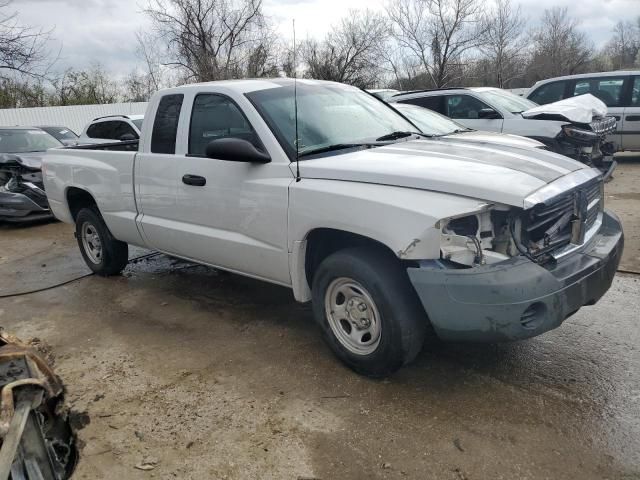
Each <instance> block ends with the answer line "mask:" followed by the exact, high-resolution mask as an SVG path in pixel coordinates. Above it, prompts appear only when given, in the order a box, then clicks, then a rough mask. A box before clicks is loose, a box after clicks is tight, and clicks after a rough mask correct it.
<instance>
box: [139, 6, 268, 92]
mask: <svg viewBox="0 0 640 480" xmlns="http://www.w3.org/2000/svg"><path fill="white" fill-rule="evenodd" d="M145 13H146V14H147V15H149V17H150V18H151V20H152V22H153V25H154V26H155V29H156V31H157V33H158V35H159V36H160V38H161V39H164V40H165V41H166V43H167V48H168V51H169V53H170V55H171V59H170V60H169V61H167V62H166V64H167V65H173V66H176V67H179V68H181V69H182V70H183V71H184V72H185V76H186V79H187V80H189V81H208V80H220V79H227V78H238V77H242V76H245V75H246V74H247V73H248V65H249V62H250V61H251V62H252V63H251V69H252V70H253V72H260V71H262V70H267V69H266V68H265V66H264V65H258V64H257V63H256V62H258V63H259V62H260V61H265V62H266V61H267V60H268V59H269V58H270V56H269V55H265V50H267V49H268V48H269V41H268V39H267V37H268V36H269V34H270V32H269V29H268V25H267V20H266V18H265V16H264V15H263V12H262V0H149V3H148V5H147V8H146V9H145Z"/></svg>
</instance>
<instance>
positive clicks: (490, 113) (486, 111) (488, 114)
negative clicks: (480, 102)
mask: <svg viewBox="0 0 640 480" xmlns="http://www.w3.org/2000/svg"><path fill="white" fill-rule="evenodd" d="M478 118H486V119H493V118H500V114H499V113H498V112H496V111H495V110H494V109H493V108H482V109H480V110H478Z"/></svg>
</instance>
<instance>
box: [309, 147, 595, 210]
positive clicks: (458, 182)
mask: <svg viewBox="0 0 640 480" xmlns="http://www.w3.org/2000/svg"><path fill="white" fill-rule="evenodd" d="M586 168H588V167H586V166H585V165H583V164H581V163H579V162H577V161H575V160H571V159H570V158H567V157H564V156H562V155H558V154H556V153H553V152H549V151H547V150H542V149H533V148H526V149H525V148H517V147H507V146H495V145H493V146H492V145H490V144H472V143H470V142H464V141H460V142H456V141H454V140H444V141H441V140H438V139H433V140H413V141H407V142H399V143H394V144H391V145H386V146H383V147H376V148H371V149H365V150H357V151H350V152H348V153H346V152H344V151H343V152H336V153H335V154H333V155H330V156H324V157H316V158H313V159H312V158H309V159H307V160H303V161H301V162H300V174H301V177H302V178H303V179H304V178H315V179H326V180H342V181H351V182H364V183H375V184H380V185H393V186H399V187H407V188H416V189H421V190H431V191H437V192H441V193H450V194H453V195H462V196H466V197H472V198H477V199H481V200H485V201H490V202H494V203H502V204H506V205H513V206H517V207H523V206H524V199H525V198H526V197H527V196H529V195H530V194H531V193H533V192H535V191H536V190H538V189H540V188H542V187H544V186H545V185H547V184H549V183H551V182H553V181H555V180H557V179H559V178H561V177H563V176H565V175H567V174H569V173H571V172H573V171H576V170H581V169H586Z"/></svg>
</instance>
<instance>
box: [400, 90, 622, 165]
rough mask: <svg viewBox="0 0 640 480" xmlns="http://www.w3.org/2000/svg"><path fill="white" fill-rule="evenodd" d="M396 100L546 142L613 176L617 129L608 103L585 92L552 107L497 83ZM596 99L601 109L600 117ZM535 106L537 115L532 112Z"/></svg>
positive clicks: (420, 93) (479, 126)
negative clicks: (612, 140)
mask: <svg viewBox="0 0 640 480" xmlns="http://www.w3.org/2000/svg"><path fill="white" fill-rule="evenodd" d="M389 101H390V102H393V103H409V104H412V105H418V106H421V107H425V108H428V109H430V110H434V111H436V112H439V113H441V114H443V115H446V116H447V117H449V118H452V119H454V120H456V121H457V122H459V123H461V124H462V125H464V126H466V127H469V128H473V129H476V130H486V131H491V132H499V133H510V134H514V135H521V136H524V137H529V138H532V139H534V140H537V141H539V142H542V143H544V144H545V145H546V146H547V147H548V148H549V149H550V150H552V151H554V152H556V153H560V154H562V155H566V156H568V157H571V158H574V159H576V160H579V161H581V162H583V163H585V164H588V165H594V166H597V167H598V168H600V169H601V170H603V171H604V172H606V173H607V174H610V173H611V171H612V169H613V168H614V167H615V163H614V162H613V153H614V151H615V145H614V144H613V143H610V142H607V141H606V135H608V134H609V133H612V132H613V131H614V130H615V124H616V122H615V119H614V118H613V117H606V116H603V117H602V116H601V115H602V113H603V112H604V114H606V105H604V104H603V103H602V102H600V101H599V100H598V99H597V98H594V97H591V96H588V95H585V96H584V98H583V99H581V100H578V101H577V102H575V103H578V102H582V103H584V106H580V105H555V107H554V108H552V106H551V105H549V107H548V108H547V109H540V106H539V105H537V104H536V103H534V102H532V101H531V100H528V99H526V98H522V97H519V96H517V95H514V94H512V93H510V92H508V91H506V90H502V89H500V88H492V87H478V88H448V89H438V90H420V91H415V92H405V93H401V94H399V95H394V96H392V97H391V98H390V99H389ZM594 103H597V104H598V106H600V107H601V110H600V109H599V110H600V113H598V115H594V114H593V111H594V108H593V107H594ZM534 109H535V114H534V115H528V112H529V111H532V110H534Z"/></svg>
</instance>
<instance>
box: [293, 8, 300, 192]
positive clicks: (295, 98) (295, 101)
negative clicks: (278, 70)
mask: <svg viewBox="0 0 640 480" xmlns="http://www.w3.org/2000/svg"><path fill="white" fill-rule="evenodd" d="M297 58H298V57H297V55H296V19H295V18H294V19H293V116H294V122H295V127H296V138H295V142H294V143H295V146H296V182H299V181H300V180H301V178H300V148H299V146H298V72H297V67H298V64H297Z"/></svg>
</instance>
